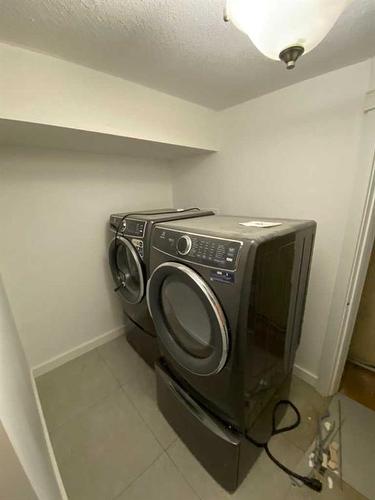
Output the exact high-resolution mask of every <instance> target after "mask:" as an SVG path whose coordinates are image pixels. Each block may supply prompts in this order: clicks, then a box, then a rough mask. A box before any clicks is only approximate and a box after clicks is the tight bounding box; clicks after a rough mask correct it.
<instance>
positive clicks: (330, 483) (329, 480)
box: [327, 476, 333, 490]
mask: <svg viewBox="0 0 375 500" xmlns="http://www.w3.org/2000/svg"><path fill="white" fill-rule="evenodd" d="M327 483H328V488H329V489H330V490H331V489H332V488H333V479H332V478H331V477H330V476H328V477H327Z"/></svg>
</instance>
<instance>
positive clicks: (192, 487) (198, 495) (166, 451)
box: [165, 439, 204, 500]
mask: <svg viewBox="0 0 375 500" xmlns="http://www.w3.org/2000/svg"><path fill="white" fill-rule="evenodd" d="M176 441H177V439H176ZM176 441H175V442H176ZM173 444H174V443H172V444H171V445H170V446H168V448H167V449H166V450H165V453H166V454H167V455H168V457H169V458H170V460H171V461H172V462H173V465H174V466H175V467H176V469H177V470H178V471H179V473H180V474H181V476H182V477H183V478H184V479H185V481H186V482H187V483H188V485H189V486H190V488H191V489H192V490H193V492H194V493H195V494H196V495H197V497H198V498H199V500H204V498H203V497H201V496H200V494H199V493H198V491H197V490H196V489H195V488H194V486H193V484H191V483H190V481H189V479H188V477H187V476H186V475H185V474H184V472H183V471H182V470H180V468H179V466H178V464H177V463H176V462H175V460H174V458H173V457H172V456H171V454H170V453H169V451H168V450H169V448H171V447H172V445H173ZM184 446H185V445H184ZM189 453H190V451H189ZM194 459H195V460H196V458H195V457H194ZM199 465H200V464H199ZM200 466H201V465H200ZM201 467H202V466H201Z"/></svg>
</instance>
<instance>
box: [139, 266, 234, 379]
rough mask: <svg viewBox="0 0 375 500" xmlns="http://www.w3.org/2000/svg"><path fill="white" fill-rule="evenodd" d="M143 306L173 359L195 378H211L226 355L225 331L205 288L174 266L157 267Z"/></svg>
mask: <svg viewBox="0 0 375 500" xmlns="http://www.w3.org/2000/svg"><path fill="white" fill-rule="evenodd" d="M147 302H148V307H149V310H150V314H151V316H152V318H153V320H154V323H155V328H156V331H157V334H158V337H159V339H160V341H161V342H162V344H163V346H164V347H165V349H166V350H167V351H168V352H169V354H170V355H171V356H172V357H173V359H174V360H175V361H176V362H177V363H178V364H179V365H181V366H182V367H184V368H185V369H187V370H188V371H190V372H191V373H195V374H197V375H213V374H216V373H218V372H219V371H220V370H221V369H222V368H223V366H224V364H225V361H226V359H227V355H228V330H227V326H226V319H225V316H224V313H223V310H222V308H221V306H220V303H219V301H218V299H217V297H216V296H215V294H214V293H213V291H212V290H211V288H210V287H209V286H208V284H207V283H206V282H205V281H204V280H203V279H202V278H201V277H200V276H199V275H198V274H197V273H196V272H195V271H193V270H192V269H190V268H189V267H187V266H185V265H183V264H179V263H177V262H166V263H164V264H161V265H160V266H159V267H157V268H156V269H155V271H154V272H153V274H152V276H151V278H150V280H149V283H148V288H147Z"/></svg>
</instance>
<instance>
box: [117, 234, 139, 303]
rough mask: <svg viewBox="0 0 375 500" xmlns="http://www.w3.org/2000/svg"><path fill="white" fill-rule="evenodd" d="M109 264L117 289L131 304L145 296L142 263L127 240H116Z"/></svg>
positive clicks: (118, 238)
mask: <svg viewBox="0 0 375 500" xmlns="http://www.w3.org/2000/svg"><path fill="white" fill-rule="evenodd" d="M109 263H110V267H111V271H112V276H113V280H114V282H115V283H116V289H117V290H118V292H119V293H120V295H121V296H122V297H123V298H124V299H125V300H126V302H129V303H131V304H137V303H138V302H140V301H141V300H142V298H143V296H144V290H145V288H144V278H143V271H142V263H141V260H140V258H139V256H138V253H137V251H136V249H135V248H134V246H133V245H132V244H131V243H130V241H128V240H127V239H126V238H122V237H117V238H114V239H113V240H112V242H111V244H110V247H109Z"/></svg>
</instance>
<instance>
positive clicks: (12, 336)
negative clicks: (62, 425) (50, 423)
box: [0, 276, 66, 500]
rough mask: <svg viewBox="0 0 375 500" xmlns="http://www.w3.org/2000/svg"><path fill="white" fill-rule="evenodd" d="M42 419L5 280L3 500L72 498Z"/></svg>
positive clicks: (0, 441) (0, 342)
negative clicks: (7, 294)
mask: <svg viewBox="0 0 375 500" xmlns="http://www.w3.org/2000/svg"><path fill="white" fill-rule="evenodd" d="M41 418H43V417H40V411H39V406H38V400H37V396H36V390H35V382H34V380H33V379H32V377H31V373H30V367H29V365H28V363H27V360H26V357H25V354H24V351H23V349H22V346H21V342H20V339H19V337H18V333H17V328H16V325H15V322H14V319H13V316H12V313H11V310H10V306H9V302H8V299H7V296H6V293H5V290H4V287H3V284H2V280H1V276H0V455H1V460H0V463H1V467H0V478H1V481H0V498H1V499H3V500H17V499H19V500H21V499H22V500H34V499H36V498H38V499H39V500H64V499H66V495H65V491H64V488H63V486H62V482H61V478H60V475H59V472H58V469H57V466H56V462H55V459H54V456H53V452H52V449H51V444H50V442H49V438H48V435H47V432H46V428H45V426H43V423H42V422H43V421H42V420H41ZM5 472H6V473H7V477H4V474H5ZM11 479H12V480H11Z"/></svg>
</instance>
